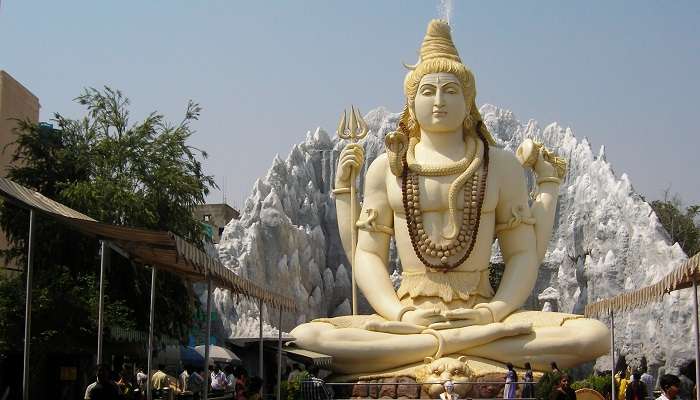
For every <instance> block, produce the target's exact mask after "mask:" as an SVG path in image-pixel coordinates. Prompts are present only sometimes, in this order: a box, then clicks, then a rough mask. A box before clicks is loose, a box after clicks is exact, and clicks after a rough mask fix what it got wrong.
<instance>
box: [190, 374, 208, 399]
mask: <svg viewBox="0 0 700 400" xmlns="http://www.w3.org/2000/svg"><path fill="white" fill-rule="evenodd" d="M203 370H204V369H203V368H202V367H196V368H192V369H190V376H189V377H188V382H187V387H188V389H189V390H190V391H191V392H192V397H193V398H194V400H199V398H200V396H201V395H202V388H203V386H204V377H203V376H202V373H203V372H202V371H203Z"/></svg>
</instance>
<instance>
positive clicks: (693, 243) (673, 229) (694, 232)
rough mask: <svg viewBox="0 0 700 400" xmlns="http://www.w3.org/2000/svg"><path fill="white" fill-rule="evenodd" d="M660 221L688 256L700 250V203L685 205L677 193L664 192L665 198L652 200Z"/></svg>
mask: <svg viewBox="0 0 700 400" xmlns="http://www.w3.org/2000/svg"><path fill="white" fill-rule="evenodd" d="M651 208H653V209H654V212H655V213H656V216H657V217H658V218H659V222H661V225H663V227H664V228H665V229H666V232H668V234H669V236H670V237H671V241H672V242H677V243H678V245H680V246H681V249H683V251H684V252H685V254H687V255H688V256H693V255H695V254H697V253H698V252H700V225H698V223H696V222H695V221H696V219H697V218H698V216H700V205H699V204H695V205H689V206H684V205H683V202H682V201H681V199H680V197H679V196H678V195H677V194H674V195H671V194H670V193H669V190H666V192H665V193H664V199H663V200H654V201H652V202H651Z"/></svg>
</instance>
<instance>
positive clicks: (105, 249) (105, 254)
mask: <svg viewBox="0 0 700 400" xmlns="http://www.w3.org/2000/svg"><path fill="white" fill-rule="evenodd" d="M101 243H102V246H101V249H100V250H101V253H102V254H101V255H100V300H99V305H98V306H97V363H98V364H102V345H103V342H102V332H103V331H104V314H103V313H104V297H105V296H104V287H105V269H107V263H108V262H109V246H108V244H107V242H106V241H104V240H103V241H102V242H101Z"/></svg>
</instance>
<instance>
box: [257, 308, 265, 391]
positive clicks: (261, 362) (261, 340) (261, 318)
mask: <svg viewBox="0 0 700 400" xmlns="http://www.w3.org/2000/svg"><path fill="white" fill-rule="evenodd" d="M258 304H259V308H260V331H259V333H260V359H259V363H260V364H259V371H260V372H259V374H260V379H263V375H264V374H263V301H262V299H260V301H259V303H258ZM264 386H265V385H263V387H264Z"/></svg>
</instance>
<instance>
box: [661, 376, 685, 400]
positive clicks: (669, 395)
mask: <svg viewBox="0 0 700 400" xmlns="http://www.w3.org/2000/svg"><path fill="white" fill-rule="evenodd" d="M659 386H660V387H661V392H662V393H661V396H659V397H657V398H656V400H675V399H676V398H677V397H678V393H679V392H680V390H681V380H680V379H678V377H677V376H675V375H671V374H666V375H662V376H661V378H659Z"/></svg>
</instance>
